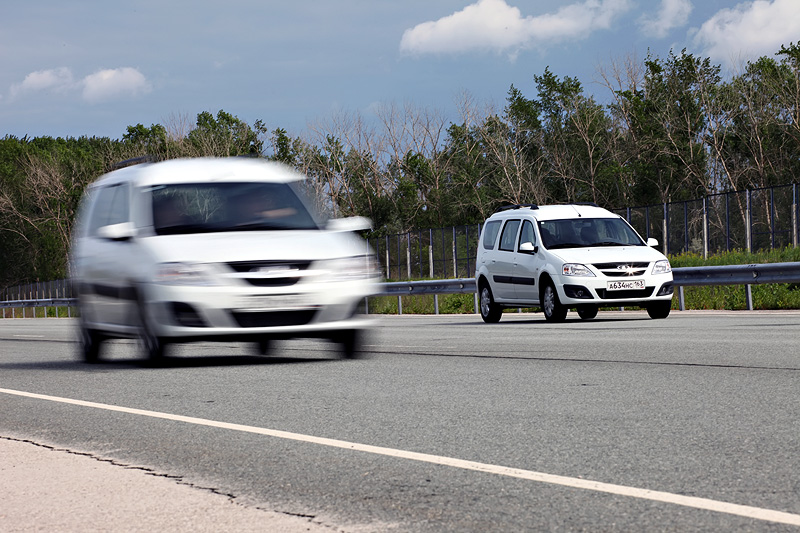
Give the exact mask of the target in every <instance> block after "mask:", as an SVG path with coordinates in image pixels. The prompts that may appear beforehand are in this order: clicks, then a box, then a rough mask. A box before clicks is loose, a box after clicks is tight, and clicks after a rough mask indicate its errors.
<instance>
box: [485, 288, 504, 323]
mask: <svg viewBox="0 0 800 533" xmlns="http://www.w3.org/2000/svg"><path fill="white" fill-rule="evenodd" d="M480 304H481V318H482V319H483V321H484V322H486V323H487V324H496V323H497V322H500V317H501V316H502V315H503V308H502V307H500V306H499V305H497V304H496V303H494V297H493V296H492V289H490V288H489V285H488V284H485V285H483V287H481V301H480Z"/></svg>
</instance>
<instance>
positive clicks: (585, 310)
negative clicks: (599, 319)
mask: <svg viewBox="0 0 800 533" xmlns="http://www.w3.org/2000/svg"><path fill="white" fill-rule="evenodd" d="M578 316H579V317H581V318H582V319H583V320H591V319H593V318H594V317H596V316H597V306H596V305H588V304H586V305H579V306H578Z"/></svg>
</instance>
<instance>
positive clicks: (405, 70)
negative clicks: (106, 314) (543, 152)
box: [0, 0, 800, 139]
mask: <svg viewBox="0 0 800 533" xmlns="http://www.w3.org/2000/svg"><path fill="white" fill-rule="evenodd" d="M6 4H7V5H5V6H4V7H3V10H2V16H1V17H0V138H2V137H4V136H7V135H11V136H16V137H23V136H26V135H27V136H28V137H39V136H51V137H80V136H84V135H85V136H90V137H92V136H98V137H110V138H112V139H118V138H121V137H122V136H123V135H124V134H125V133H126V131H127V127H128V126H132V125H136V124H140V123H141V124H144V125H145V126H150V125H152V124H162V125H165V126H170V125H171V126H172V127H173V128H175V127H177V126H178V125H179V124H181V123H185V122H186V121H187V120H188V122H189V123H194V121H195V119H196V117H197V114H198V113H200V112H203V111H210V112H212V113H214V114H216V113H217V112H218V111H219V110H224V111H226V112H227V113H230V114H233V115H235V116H237V117H238V118H240V119H241V120H243V121H245V122H247V123H248V124H251V125H252V124H254V123H255V121H256V120H261V121H262V122H263V123H264V124H265V125H266V126H267V128H269V129H270V130H274V129H276V128H283V129H285V130H287V131H288V133H289V134H290V135H291V136H303V135H305V134H306V133H307V132H308V131H309V128H311V127H313V125H314V124H318V123H324V122H325V121H328V120H331V119H332V117H336V116H342V115H343V114H357V115H359V116H364V117H366V118H367V119H370V117H375V110H376V109H380V108H381V107H384V108H385V107H386V106H400V107H402V106H406V105H411V106H413V107H415V108H418V109H430V110H435V111H436V112H437V113H442V114H443V115H444V116H445V117H446V119H447V120H448V121H452V122H458V121H459V115H458V102H459V101H461V100H462V99H463V97H464V95H469V96H470V98H471V99H473V100H474V101H476V102H480V103H482V104H492V103H494V104H495V105H497V106H499V107H500V108H502V105H503V103H504V101H505V98H506V96H507V93H508V90H509V88H510V87H511V85H514V86H515V87H516V88H517V89H519V90H520V91H521V92H522V93H523V95H525V96H526V97H528V98H535V97H536V86H535V82H534V76H535V75H541V74H542V73H543V72H544V70H545V68H549V69H550V71H551V72H553V73H554V74H555V75H556V76H559V77H564V76H570V77H574V78H577V79H578V80H579V81H580V82H581V83H582V84H583V86H584V88H585V90H586V92H588V93H590V94H595V93H597V94H598V95H600V96H598V99H599V100H602V93H603V91H604V89H602V87H601V86H600V85H599V84H598V83H597V82H598V80H599V79H600V76H599V71H600V70H601V69H606V70H607V69H609V68H610V67H611V66H612V64H614V63H621V62H624V61H626V60H629V59H631V58H633V59H635V60H636V61H639V62H641V61H643V60H644V58H645V57H647V54H648V53H650V54H653V55H655V56H657V57H660V58H662V59H665V58H666V57H667V56H668V54H669V52H670V50H673V51H674V52H676V53H680V51H681V50H683V49H686V50H687V51H688V52H690V53H692V54H695V55H698V56H701V57H708V58H710V59H711V60H712V62H713V63H714V64H718V65H720V66H722V68H723V73H731V72H736V71H737V69H741V66H742V65H743V64H744V63H745V62H746V61H748V60H753V59H757V58H759V57H761V56H770V57H772V56H773V55H774V54H775V52H777V51H778V50H779V49H780V47H781V45H782V44H787V45H788V44H789V43H792V42H800V0H745V1H736V0H733V1H729V0H549V1H543V0H434V1H431V0H399V1H391V0H322V1H320V0H315V1H311V0H292V1H287V0H284V1H281V2H278V1H271V0H262V1H256V0H227V1H225V2H221V1H214V2H212V1H206V0H193V1H188V0H172V1H169V0H168V1H163V0H162V1H156V0H128V1H126V2H108V1H107V0H72V1H69V2H65V1H63V0H37V1H35V2H6ZM606 92H607V90H606Z"/></svg>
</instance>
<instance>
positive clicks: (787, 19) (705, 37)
mask: <svg viewBox="0 0 800 533" xmlns="http://www.w3.org/2000/svg"><path fill="white" fill-rule="evenodd" d="M799 5H800V4H799V3H798V0H755V1H753V2H746V3H744V4H739V5H738V6H736V7H735V8H732V9H723V10H721V11H719V12H718V13H717V14H716V15H714V16H713V17H711V18H710V19H709V20H707V21H706V22H705V23H704V24H703V25H702V26H701V27H700V29H699V30H698V31H697V33H696V35H695V37H694V41H695V43H696V44H697V45H698V46H700V47H702V48H703V49H704V53H705V54H707V55H708V56H709V57H710V58H712V59H714V60H717V61H720V62H721V63H723V64H727V65H729V66H733V65H734V64H735V62H737V61H739V60H753V59H757V58H758V57H761V56H765V55H766V56H771V55H773V54H774V53H775V52H777V51H778V50H779V49H780V47H781V45H782V44H789V43H790V42H794V41H797V40H798V36H800V10H799V9H798V7H799Z"/></svg>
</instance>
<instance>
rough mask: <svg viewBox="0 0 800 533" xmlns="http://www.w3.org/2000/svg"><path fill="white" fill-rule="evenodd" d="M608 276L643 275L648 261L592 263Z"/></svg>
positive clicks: (648, 264)
mask: <svg viewBox="0 0 800 533" xmlns="http://www.w3.org/2000/svg"><path fill="white" fill-rule="evenodd" d="M592 266H593V267H595V268H596V269H597V270H599V271H600V272H602V273H603V275H604V276H608V277H609V278H621V277H630V276H643V275H644V274H645V272H647V267H648V266H650V263H630V262H629V263H595V264H593V265H592Z"/></svg>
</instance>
